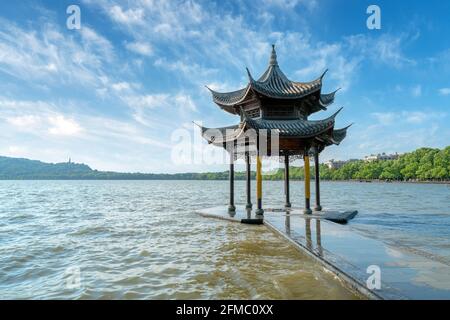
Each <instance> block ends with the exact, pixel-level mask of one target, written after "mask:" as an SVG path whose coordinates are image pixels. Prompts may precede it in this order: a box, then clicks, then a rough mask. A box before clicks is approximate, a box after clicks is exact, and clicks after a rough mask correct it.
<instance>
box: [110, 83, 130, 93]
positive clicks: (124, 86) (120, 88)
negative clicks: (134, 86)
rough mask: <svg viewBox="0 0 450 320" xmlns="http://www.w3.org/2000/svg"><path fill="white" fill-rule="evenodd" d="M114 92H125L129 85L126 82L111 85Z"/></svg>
mask: <svg viewBox="0 0 450 320" xmlns="http://www.w3.org/2000/svg"><path fill="white" fill-rule="evenodd" d="M111 87H112V89H113V90H115V91H126V90H130V89H131V85H130V84H129V83H128V82H118V83H113V84H112V85H111Z"/></svg>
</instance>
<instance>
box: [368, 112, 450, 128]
mask: <svg viewBox="0 0 450 320" xmlns="http://www.w3.org/2000/svg"><path fill="white" fill-rule="evenodd" d="M371 116H372V117H374V118H375V119H376V120H377V122H378V123H377V124H376V125H374V126H372V127H377V126H378V125H381V126H388V125H396V126H398V125H400V124H401V123H405V122H406V123H410V124H422V123H425V122H426V121H433V120H438V119H440V118H443V117H445V116H447V114H446V113H443V112H425V111H406V110H404V111H398V112H373V113H371Z"/></svg>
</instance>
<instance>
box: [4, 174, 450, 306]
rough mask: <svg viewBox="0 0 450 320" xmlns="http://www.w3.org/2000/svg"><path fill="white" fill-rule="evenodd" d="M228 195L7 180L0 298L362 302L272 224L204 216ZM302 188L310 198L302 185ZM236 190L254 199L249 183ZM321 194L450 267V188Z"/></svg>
mask: <svg viewBox="0 0 450 320" xmlns="http://www.w3.org/2000/svg"><path fill="white" fill-rule="evenodd" d="M282 187H283V184H282V182H264V187H263V188H264V198H265V202H266V203H271V204H274V205H281V204H282V203H284V201H283V188H282ZM227 190H228V183H227V182H225V181H207V182H204V181H0V203H1V205H0V298H2V299H6V298H22V299H28V298H35V299H54V298H64V299H198V298H206V299H210V298H223V299H240V298H269V299H272V298H273V299H336V298H338V299H347V298H355V297H354V296H353V295H352V294H351V293H350V292H349V291H348V290H347V289H345V288H344V287H343V286H342V284H341V283H340V281H339V280H338V279H336V278H334V277H333V276H332V275H331V274H329V273H328V272H326V271H325V270H324V269H323V268H322V267H320V266H318V265H317V264H315V263H313V262H311V261H310V260H309V259H308V258H306V257H304V256H303V255H302V254H300V253H299V252H297V251H296V250H295V249H293V248H292V247H291V246H289V245H288V244H286V242H285V241H283V240H282V239H281V238H279V237H278V236H276V235H274V234H273V233H272V232H270V231H269V230H267V229H266V228H265V227H264V226H246V225H241V224H236V223H229V222H224V221H219V220H214V219H207V218H202V217H199V216H197V215H196V214H194V210H195V209H197V208H200V207H209V206H215V205H221V204H226V202H227V199H226V198H227ZM291 192H292V195H291V198H292V199H291V200H292V202H293V203H294V205H297V206H299V205H302V203H303V200H302V199H303V198H302V197H303V196H302V194H303V188H302V182H292V187H291ZM236 194H237V201H236V202H237V203H244V202H245V195H244V183H243V182H237V186H236ZM322 194H323V195H322V199H323V201H322V202H323V204H324V206H325V207H330V208H338V209H358V210H359V211H360V213H359V215H358V216H357V218H356V219H355V220H354V221H353V222H352V223H351V226H353V227H354V228H356V229H357V230H358V232H360V233H363V234H365V235H368V236H370V237H376V238H380V239H383V241H387V242H390V243H393V244H395V245H397V246H401V247H404V248H409V249H411V250H415V251H416V252H418V253H419V254H424V255H427V256H431V257H433V258H435V259H439V260H441V261H443V262H445V263H449V261H450V241H449V239H450V187H447V186H446V185H413V184H377V183H363V184H360V183H323V186H322ZM78 272H79V273H78ZM78 274H79V277H78ZM78 280H79V282H78Z"/></svg>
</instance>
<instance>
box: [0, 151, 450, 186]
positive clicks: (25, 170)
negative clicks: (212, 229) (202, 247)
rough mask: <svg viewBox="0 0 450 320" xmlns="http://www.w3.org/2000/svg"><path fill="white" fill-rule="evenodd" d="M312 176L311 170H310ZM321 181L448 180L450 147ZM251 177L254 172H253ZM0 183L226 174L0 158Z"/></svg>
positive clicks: (358, 164) (351, 165)
mask: <svg viewBox="0 0 450 320" xmlns="http://www.w3.org/2000/svg"><path fill="white" fill-rule="evenodd" d="M283 172H284V170H283V169H279V170H277V171H275V172H272V173H270V174H265V175H264V179H266V180H281V179H283ZM311 174H312V176H313V177H314V170H313V168H311ZM320 175H321V178H322V179H324V180H355V179H356V180H376V179H380V180H399V181H405V180H420V181H442V180H445V181H449V180H450V146H449V147H446V148H445V149H442V150H440V149H432V148H421V149H417V150H415V151H413V152H410V153H405V154H403V155H401V156H400V158H399V159H398V160H383V161H374V162H364V161H362V160H360V161H352V162H348V163H346V164H345V165H344V166H342V167H341V168H339V169H329V168H328V167H327V166H325V165H323V164H322V165H320ZM252 176H253V177H254V172H253V173H252ZM290 176H291V178H292V179H303V177H304V173H303V168H302V167H292V168H291V170H290ZM235 178H236V179H238V180H242V179H244V178H245V175H244V173H243V172H236V174H235ZM0 179H1V180H39V179H42V180H63V179H68V180H83V179H86V180H121V179H123V180H226V179H228V172H227V171H224V172H207V173H177V174H152V173H149V174H144V173H120V172H107V171H97V170H92V169H91V168H90V167H89V166H87V165H85V164H78V163H71V162H66V163H56V164H53V163H44V162H41V161H36V160H28V159H19V158H9V157H0Z"/></svg>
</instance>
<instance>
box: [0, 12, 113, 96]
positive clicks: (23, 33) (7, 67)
mask: <svg viewBox="0 0 450 320" xmlns="http://www.w3.org/2000/svg"><path fill="white" fill-rule="evenodd" d="M79 34H80V35H81V36H80V38H77V37H74V36H71V35H67V34H65V33H63V32H61V31H60V29H59V27H58V26H57V25H55V24H52V23H42V24H40V25H38V26H34V25H31V26H29V27H28V28H21V27H18V26H16V25H15V24H14V23H13V22H11V21H8V20H5V19H2V18H0V72H4V73H6V74H9V75H11V76H13V77H15V78H17V79H20V80H22V81H26V82H29V83H32V84H33V85H35V84H36V83H37V80H43V81H45V83H46V85H49V86H52V85H74V84H76V85H77V86H85V87H88V88H96V87H97V86H98V83H99V81H98V80H99V78H100V77H101V76H103V75H104V74H105V73H106V72H108V69H107V68H106V65H107V64H109V63H111V62H112V61H114V48H113V46H112V44H111V43H110V42H109V41H108V40H107V39H106V38H104V37H102V36H101V35H99V34H98V33H97V32H95V31H94V30H93V29H91V28H89V27H87V26H84V27H83V28H82V29H81V30H80V33H79Z"/></svg>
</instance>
